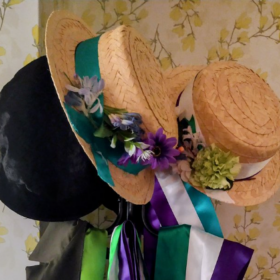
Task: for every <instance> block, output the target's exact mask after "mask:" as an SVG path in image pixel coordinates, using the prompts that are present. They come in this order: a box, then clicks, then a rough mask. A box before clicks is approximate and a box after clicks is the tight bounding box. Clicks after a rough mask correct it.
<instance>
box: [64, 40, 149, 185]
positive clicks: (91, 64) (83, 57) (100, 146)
mask: <svg viewBox="0 0 280 280" xmlns="http://www.w3.org/2000/svg"><path fill="white" fill-rule="evenodd" d="M99 39H100V36H98V37H94V38H91V39H89V40H86V41H84V42H81V43H80V44H79V45H78V46H77V49H76V52H75V71H76V74H77V75H78V76H79V77H81V78H83V77H85V76H88V77H90V78H91V77H93V76H97V78H98V79H100V78H101V75H100V69H99V62H98V42H99ZM105 83H106V81H105ZM99 100H100V103H101V105H102V106H104V96H103V94H101V95H100V96H99ZM96 102H97V101H96ZM94 105H95V103H94ZM65 109H66V112H67V115H68V117H69V120H70V122H71V125H72V127H73V129H74V130H75V131H76V132H77V134H78V135H79V136H80V137H82V138H83V139H84V140H85V141H86V142H87V143H89V144H90V145H91V150H92V153H93V155H94V159H95V162H96V166H97V172H98V175H99V176H100V177H101V179H102V180H103V181H105V182H107V183H108V184H109V185H110V186H112V187H113V186H114V182H113V179H112V176H111V173H110V170H109V165H108V162H107V161H108V160H109V161H110V162H111V163H112V164H114V165H115V166H117V167H118V168H120V169H121V170H123V171H125V172H128V173H130V174H133V175H137V174H138V173H139V172H140V171H142V170H143V169H145V168H146V166H143V165H141V164H140V163H138V164H132V163H129V164H128V165H127V166H122V165H118V160H119V159H120V158H121V156H122V155H123V154H124V153H125V150H124V145H123V143H119V142H118V143H117V146H116V148H114V149H113V148H111V147H110V144H111V143H110V141H109V139H107V138H99V137H95V136H94V135H93V134H94V132H95V130H96V128H94V126H93V125H92V124H91V122H90V120H89V119H88V118H87V117H86V116H84V115H83V114H81V113H79V112H77V111H76V110H74V109H73V108H72V107H70V106H68V105H67V104H65ZM91 116H92V118H93V120H94V122H95V123H96V124H97V127H100V125H101V124H102V121H103V113H100V110H98V111H96V112H95V113H94V114H91Z"/></svg>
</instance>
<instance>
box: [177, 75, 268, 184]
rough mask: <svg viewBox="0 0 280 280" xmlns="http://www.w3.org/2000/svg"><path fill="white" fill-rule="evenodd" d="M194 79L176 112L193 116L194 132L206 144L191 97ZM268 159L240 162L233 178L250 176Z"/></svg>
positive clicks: (183, 115)
mask: <svg viewBox="0 0 280 280" xmlns="http://www.w3.org/2000/svg"><path fill="white" fill-rule="evenodd" d="M194 80H195V79H193V80H192V82H190V83H189V84H188V86H187V87H186V89H185V90H184V91H183V93H182V95H181V98H180V102H179V105H178V107H176V114H177V115H178V117H179V119H180V120H181V119H183V118H186V119H187V120H190V119H191V117H192V116H194V119H195V126H196V133H199V134H200V138H201V139H202V141H203V143H204V144H205V146H206V143H205V139H204V137H203V134H202V132H201V129H200V127H199V124H198V122H197V120H196V118H195V112H194V106H193V99H192V91H193V84H194ZM214 144H215V143H214ZM270 160H271V158H270V159H267V160H265V161H261V162H256V163H241V170H240V172H239V174H238V175H237V177H236V178H235V179H236V180H241V179H246V178H250V177H252V176H254V175H256V174H257V173H259V172H260V171H261V170H262V169H263V168H264V167H265V166H266V165H267V164H268V163H269V161H270Z"/></svg>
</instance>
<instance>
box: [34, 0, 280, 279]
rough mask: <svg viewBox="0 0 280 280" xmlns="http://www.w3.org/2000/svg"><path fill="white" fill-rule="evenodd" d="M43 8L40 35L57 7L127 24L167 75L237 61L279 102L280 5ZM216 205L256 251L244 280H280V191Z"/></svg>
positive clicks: (50, 4) (63, 4) (85, 2)
mask: <svg viewBox="0 0 280 280" xmlns="http://www.w3.org/2000/svg"><path fill="white" fill-rule="evenodd" d="M40 4H41V5H40V16H41V22H40V28H41V30H42V33H41V34H43V31H44V28H45V23H46V19H47V17H48V15H49V14H50V12H51V11H52V10H57V9H67V10H70V11H72V12H74V13H76V14H77V15H79V16H81V17H82V18H83V19H84V20H85V21H86V22H87V23H88V24H89V25H90V26H91V27H92V28H93V30H94V31H95V32H96V33H97V34H101V33H103V32H106V31H107V30H108V29H111V28H114V27H116V26H118V25H119V24H128V25H131V26H133V27H135V28H136V29H137V30H138V31H139V32H140V33H142V34H143V36H144V37H146V38H147V40H148V41H149V42H150V44H151V47H152V49H153V50H154V53H155V55H156V57H157V58H158V60H159V61H160V63H161V65H162V68H163V69H168V68H171V67H175V66H178V65H180V64H187V65H201V64H205V65H206V64H208V63H211V62H213V61H217V60H234V61H238V62H239V63H241V64H243V65H245V66H247V67H250V68H252V69H253V70H254V71H256V72H257V73H258V74H259V75H260V76H261V77H262V78H263V79H265V80H266V81H267V82H268V83H269V84H270V86H271V87H272V89H273V90H274V91H275V92H276V94H278V96H279V97H280V90H279V89H280V79H279V77H278V76H279V73H280V45H279V42H280V1H268V0H267V1H266V0H234V1H233V0H231V1H230V0H211V1H210V0H201V1H200V0H161V1H159V0H111V1H108V0H97V1H93V0H79V1H77V0H60V1H57V0H53V1H44V0H41V2H40ZM41 42H42V45H43V35H42V37H41ZM213 203H214V205H215V208H216V211H217V214H218V217H219V220H220V222H221V225H222V229H223V232H224V235H225V237H226V238H228V239H230V240H235V241H238V242H240V243H242V244H245V245H247V246H249V247H251V248H254V249H255V254H254V257H253V259H252V261H251V264H250V266H249V268H248V271H247V274H246V276H245V279H246V280H253V279H254V280H267V279H274V280H276V279H280V243H279V240H280V192H278V193H277V194H276V195H275V196H274V197H272V198H271V199H270V200H269V201H267V202H265V203H263V204H261V205H257V206H252V207H236V206H232V205H228V204H224V203H220V202H217V201H213ZM103 211H104V210H103ZM105 216H106V215H105ZM95 219H96V217H95ZM99 223H100V221H99Z"/></svg>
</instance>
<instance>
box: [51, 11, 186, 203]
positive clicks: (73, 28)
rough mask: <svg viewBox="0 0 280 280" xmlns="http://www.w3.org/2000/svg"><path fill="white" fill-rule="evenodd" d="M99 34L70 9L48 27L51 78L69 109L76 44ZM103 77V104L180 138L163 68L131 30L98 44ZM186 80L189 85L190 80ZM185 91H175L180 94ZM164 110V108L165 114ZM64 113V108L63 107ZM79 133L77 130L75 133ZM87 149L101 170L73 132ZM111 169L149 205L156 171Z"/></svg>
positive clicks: (122, 188) (131, 197)
mask: <svg viewBox="0 0 280 280" xmlns="http://www.w3.org/2000/svg"><path fill="white" fill-rule="evenodd" d="M95 36H96V35H95V34H94V33H93V32H92V30H91V29H90V28H89V27H88V26H87V25H86V23H84V22H83V20H81V19H80V18H78V17H76V16H75V15H73V14H71V13H69V12H66V11H57V12H54V13H52V15H51V16H50V18H49V20H48V23H47V27H46V52H47V57H48V61H49V66H50V71H51V75H52V78H53V81H54V84H55V87H56V90H57V93H58V96H59V99H60V101H61V105H62V107H63V109H64V106H63V102H64V96H65V95H66V94H67V90H66V88H65V85H66V84H68V83H69V82H68V80H67V78H66V77H65V73H66V74H67V75H68V76H69V77H72V76H73V74H74V73H75V61H74V55H75V49H76V47H77V45H78V44H79V43H80V42H82V41H85V40H87V39H90V38H92V37H95ZM98 56H99V67H100V73H101V77H102V78H103V79H104V80H105V88H104V103H105V104H106V105H108V106H111V107H115V108H125V109H127V110H128V111H129V112H137V113H139V114H140V115H141V116H142V118H143V128H144V129H145V131H147V132H153V133H155V132H156V131H157V129H158V128H160V127H162V128H163V130H164V133H165V134H166V136H167V137H171V136H174V137H176V136H177V122H176V115H175V113H174V107H173V106H170V99H169V97H168V94H169V91H168V88H167V86H166V83H165V79H164V76H163V73H162V70H161V67H160V65H159V63H158V61H157V59H156V58H155V56H154V55H153V52H152V50H151V49H150V47H149V45H148V44H147V42H146V41H145V40H144V39H143V38H142V37H141V36H140V35H139V34H138V33H137V32H136V31H135V30H134V29H132V28H130V27H126V26H120V27H118V28H116V29H114V30H112V31H109V32H106V33H105V34H103V35H102V36H101V37H100V40H99V43H98ZM180 79H182V82H181V87H183V88H184V87H185V86H186V84H187V81H188V79H187V78H186V79H184V78H182V77H180ZM179 93H180V92H176V95H177V96H178V95H179ZM162 108H164V110H162ZM64 110H65V109H64ZM73 131H74V130H73ZM74 133H75V135H76V137H77V139H78V141H79V143H80V144H81V146H82V147H83V149H84V151H85V152H86V154H87V155H88V157H89V158H90V160H91V161H92V163H93V164H94V165H95V166H96V162H95V159H94V156H93V154H92V151H91V148H90V145H89V144H88V143H86V142H85V141H84V140H83V139H82V138H81V137H80V136H79V135H77V133H76V132H74ZM109 169H110V173H111V175H112V178H113V181H114V184H115V186H114V190H115V191H116V192H117V193H119V194H120V195H121V196H122V197H124V198H126V199H127V200H128V201H130V202H133V203H135V204H144V203H147V202H148V201H149V200H150V199H151V196H152V194H153V186H154V172H153V171H152V170H150V169H145V170H143V171H141V172H140V173H139V174H138V175H132V174H129V173H126V172H124V171H122V170H120V169H119V168H117V167H116V166H114V165H113V164H112V163H111V162H109Z"/></svg>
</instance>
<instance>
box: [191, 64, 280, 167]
mask: <svg viewBox="0 0 280 280" xmlns="http://www.w3.org/2000/svg"><path fill="white" fill-rule="evenodd" d="M193 101H194V109H195V114H196V118H197V120H198V122H199V125H200V127H201V130H202V133H203V135H204V137H205V140H206V142H207V143H208V144H210V143H216V144H217V145H218V146H219V147H220V148H222V149H223V150H225V151H226V150H229V151H231V152H233V153H234V154H235V155H236V156H239V157H240V162H243V163H244V162H248V163H252V162H260V161H264V160H266V159H268V158H271V157H272V156H273V155H275V153H276V152H277V151H278V149H279V147H280V106H279V100H278V98H277V96H276V95H275V94H274V93H273V91H272V90H271V89H270V87H269V86H268V85H267V83H266V82H264V81H263V80H262V79H261V78H260V77H259V76H258V75H256V74H255V73H254V72H253V71H251V70H249V69H248V68H246V67H244V66H241V65H239V64H237V63H234V62H216V63H213V64H211V65H210V66H209V67H207V68H205V69H204V70H202V71H201V72H200V73H199V74H198V76H197V79H196V80H195V83H194V90H193Z"/></svg>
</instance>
